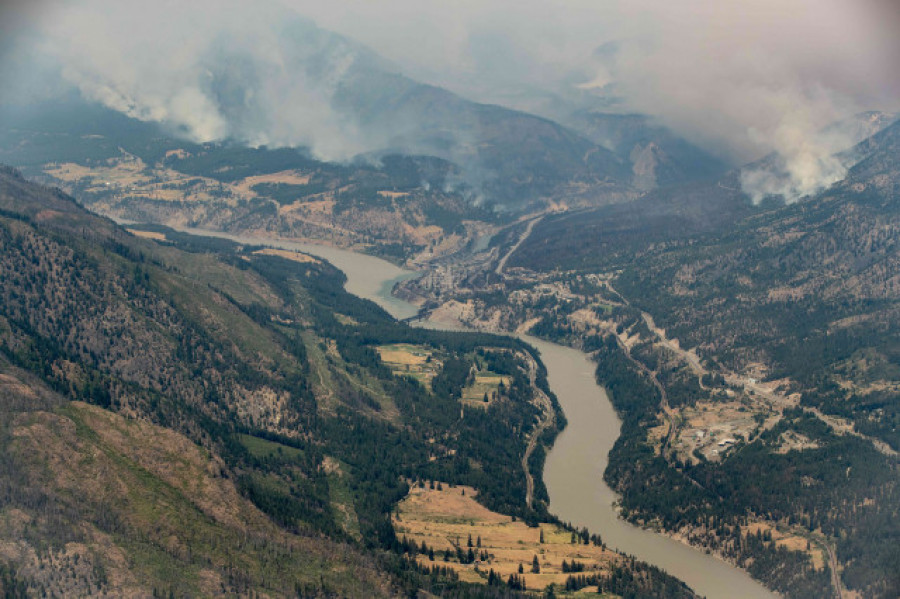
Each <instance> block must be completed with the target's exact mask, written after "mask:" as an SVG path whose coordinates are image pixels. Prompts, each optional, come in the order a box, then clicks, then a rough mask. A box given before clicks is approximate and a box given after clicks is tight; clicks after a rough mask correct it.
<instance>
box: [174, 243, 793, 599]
mask: <svg viewBox="0 0 900 599" xmlns="http://www.w3.org/2000/svg"><path fill="white" fill-rule="evenodd" d="M183 231H184V232H186V233H192V234H197V235H207V236H216V237H225V238H227V239H231V240H233V241H237V242H239V243H246V244H259V245H268V246H273V247H280V248H284V249H293V250H299V251H302V252H306V253H309V254H312V255H314V256H318V257H320V258H323V259H325V260H327V261H328V262H330V263H331V264H333V265H334V266H335V267H336V268H339V269H340V270H341V271H343V272H344V274H345V275H346V277H347V284H346V289H347V291H349V292H350V293H353V294H354V295H357V296H359V297H362V298H365V299H369V300H372V301H373V302H375V303H376V304H378V305H379V306H381V307H382V308H384V309H385V310H386V311H387V312H388V313H390V314H391V315H392V316H394V317H395V318H398V319H402V318H409V317H412V316H415V314H416V313H417V312H418V309H417V307H416V306H414V305H413V304H410V303H408V302H405V301H403V300H401V299H399V298H396V297H394V296H393V295H392V294H391V290H392V289H393V287H394V285H395V284H396V283H397V282H398V281H401V280H403V279H408V278H412V277H414V276H416V274H415V273H413V272H411V271H408V270H404V269H401V268H400V267H398V266H396V265H394V264H391V263H389V262H387V261H385V260H381V259H379V258H375V257H373V256H367V255H364V254H358V253H354V252H350V251H347V250H341V249H337V248H333V247H329V246H324V245H316V244H309V243H297V242H292V241H276V240H269V239H262V238H252V237H243V236H237V235H227V234H223V233H218V232H216V233H212V232H208V231H203V230H198V229H183ZM422 324H423V326H429V327H431V326H433V327H434V328H446V326H444V325H441V324H440V323H430V322H427V321H426V322H424V323H422ZM523 339H524V340H525V341H526V342H528V343H529V344H531V345H532V346H534V347H535V348H536V349H537V350H538V351H539V352H540V354H541V360H542V361H543V362H544V364H545V366H546V367H547V378H548V382H549V384H550V387H551V389H552V390H553V392H554V393H555V394H556V397H557V399H558V400H559V403H560V405H561V406H562V409H563V412H564V413H565V415H566V419H567V420H568V426H567V427H566V428H565V430H563V432H562V433H561V434H560V435H559V437H558V438H557V440H556V443H555V444H554V446H553V448H552V449H551V451H550V452H549V454H548V455H547V461H546V464H545V466H544V483H545V484H546V485H547V490H548V492H549V495H550V511H551V512H552V513H554V514H556V515H557V516H558V517H559V518H560V519H562V520H563V521H566V522H570V523H572V524H573V525H575V526H577V527H579V528H581V527H587V528H588V529H589V530H590V531H591V532H593V533H597V534H599V535H601V536H602V538H603V540H604V542H605V543H606V544H607V545H608V546H609V547H610V548H613V549H617V550H618V551H622V552H624V553H628V554H631V555H633V556H635V557H637V558H638V559H641V560H643V561H646V562H649V563H651V564H654V565H655V566H657V567H659V568H661V569H663V570H665V571H667V572H669V573H670V574H672V575H674V576H676V577H678V578H679V579H681V580H683V581H684V582H686V583H687V584H688V585H689V586H690V587H691V588H692V589H694V591H696V592H697V593H699V594H700V595H703V596H706V597H707V599H774V598H775V597H777V595H775V594H774V593H772V592H771V591H769V590H767V589H766V588H765V587H763V586H762V585H761V584H760V583H758V582H756V581H755V580H753V579H752V578H751V577H750V576H749V575H748V574H747V573H746V572H744V571H743V570H741V569H739V568H735V567H733V566H731V565H729V564H727V563H725V562H724V561H722V560H720V559H717V558H715V557H713V556H711V555H708V554H706V553H704V552H702V551H700V550H697V549H694V548H692V547H690V546H688V545H685V544H683V543H680V542H678V541H675V540H673V539H671V538H669V537H666V536H663V535H660V534H657V533H654V532H651V531H649V530H644V529H641V528H639V527H636V526H632V525H631V524H629V523H627V522H625V521H624V520H622V519H620V518H619V517H618V514H617V512H616V510H615V508H614V505H613V504H614V502H615V500H616V499H617V496H616V494H615V493H614V492H613V490H612V489H610V488H609V487H608V486H607V485H606V483H605V482H604V481H603V471H604V470H605V469H606V464H607V456H608V454H609V451H610V450H611V449H612V446H613V444H614V443H615V441H616V439H617V438H618V437H619V432H620V424H621V423H620V421H619V418H618V416H617V415H616V413H615V410H614V409H613V407H612V404H611V403H610V401H609V398H608V397H607V395H606V392H605V391H604V389H603V387H601V386H599V385H598V384H597V383H596V380H595V379H594V370H595V366H594V365H593V364H592V363H591V361H590V360H589V359H588V357H587V356H586V355H585V354H584V353H582V352H580V351H578V350H575V349H572V348H568V347H563V346H561V345H557V344H555V343H550V342H547V341H543V340H540V339H535V338H533V337H528V336H525V337H523Z"/></svg>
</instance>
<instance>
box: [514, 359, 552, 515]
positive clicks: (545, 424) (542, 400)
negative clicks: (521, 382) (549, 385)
mask: <svg viewBox="0 0 900 599" xmlns="http://www.w3.org/2000/svg"><path fill="white" fill-rule="evenodd" d="M525 355H526V356H527V360H528V378H529V381H530V384H531V388H532V389H533V390H534V394H535V399H536V400H537V402H538V404H540V406H541V409H542V410H543V412H544V417H543V418H541V421H540V422H539V423H538V425H537V426H536V427H535V429H534V430H533V431H531V435H530V436H529V437H528V444H527V445H526V447H525V453H524V455H523V456H522V469H523V470H524V471H525V489H526V490H525V503H526V504H527V505H528V507H529V508H530V507H531V504H532V503H533V501H534V477H533V476H532V475H531V469H529V468H528V461H529V460H530V459H531V454H532V453H534V450H535V448H536V447H537V444H538V442H539V441H540V439H541V436H542V435H543V434H544V431H546V430H547V429H548V428H549V427H550V426H552V425H553V423H554V422H556V414H555V413H554V411H553V403H552V402H551V401H550V398H549V397H547V394H546V393H544V391H543V390H542V389H541V388H540V387H538V385H537V362H535V360H534V357H533V356H532V355H531V354H530V353H527V352H526V354H525Z"/></svg>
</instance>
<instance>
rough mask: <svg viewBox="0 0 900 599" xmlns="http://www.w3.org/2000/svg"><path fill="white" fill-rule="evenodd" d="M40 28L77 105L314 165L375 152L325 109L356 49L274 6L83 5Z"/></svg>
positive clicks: (219, 1)
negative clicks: (280, 149) (77, 95)
mask: <svg viewBox="0 0 900 599" xmlns="http://www.w3.org/2000/svg"><path fill="white" fill-rule="evenodd" d="M41 26H42V33H43V36H44V37H43V40H44V42H43V45H42V47H41V50H42V52H43V53H44V55H46V56H49V57H51V58H52V59H54V60H56V61H57V62H58V63H59V64H60V65H61V70H60V73H61V75H62V77H63V78H64V79H65V80H66V81H68V82H69V83H71V84H72V85H74V86H76V87H77V88H78V90H79V91H80V92H81V94H82V95H83V96H84V97H85V98H87V99H89V100H93V101H96V102H100V103H102V104H104V105H105V106H107V107H109V108H112V109H115V110H118V111H120V112H123V113H124V114H127V115H128V116H131V117H134V118H137V119H140V120H144V121H155V122H159V123H163V124H164V125H166V126H168V127H170V128H171V129H173V130H175V131H177V132H178V133H180V134H181V135H184V136H186V137H188V138H189V139H191V140H192V141H197V142H206V141H218V140H223V139H226V138H231V139H235V140H238V141H241V142H245V143H247V144H250V145H254V146H258V145H272V146H308V147H310V148H311V149H312V150H313V152H314V153H315V155H316V156H317V157H319V158H321V159H323V160H346V159H348V158H350V157H352V156H354V155H356V154H358V153H360V152H363V151H369V150H375V149H378V148H379V147H380V146H381V145H382V144H383V143H385V140H383V139H367V138H366V136H364V135H363V134H362V133H361V132H360V130H359V129H358V127H357V126H356V124H355V122H354V119H353V115H350V114H345V113H341V112H340V111H339V110H337V109H336V108H335V94H336V92H337V90H338V88H339V86H340V84H341V82H342V79H343V78H344V77H345V76H346V74H347V71H348V70H349V69H350V68H351V67H352V66H353V65H354V64H355V62H356V61H357V60H358V59H359V56H360V52H359V49H358V48H357V47H356V46H355V45H354V44H353V43H352V42H349V41H346V40H343V39H342V38H340V37H339V36H335V35H330V34H329V33H327V32H323V31H321V30H320V29H318V28H317V27H316V26H315V25H314V24H313V23H311V22H309V21H307V20H304V19H302V18H300V17H299V16H298V15H296V14H295V13H292V12H291V11H287V10H285V9H283V8H281V7H278V6H276V5H273V4H266V3H261V4H259V5H254V7H253V9H252V10H250V9H248V6H247V5H246V4H244V3H241V2H237V1H236V0H215V1H214V0H199V1H193V2H190V3H183V2H174V1H172V0H165V1H163V2H156V3H146V4H132V3H119V2H110V1H108V0H89V1H84V2H77V3H70V4H65V5H61V6H58V7H57V8H56V9H55V10H53V11H48V15H47V17H46V18H44V19H43V20H42V23H41Z"/></svg>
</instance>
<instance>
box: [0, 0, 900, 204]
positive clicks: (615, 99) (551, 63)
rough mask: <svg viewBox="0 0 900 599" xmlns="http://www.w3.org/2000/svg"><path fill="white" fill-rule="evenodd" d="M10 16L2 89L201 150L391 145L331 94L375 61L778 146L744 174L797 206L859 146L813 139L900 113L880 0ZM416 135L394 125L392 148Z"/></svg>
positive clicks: (282, 1)
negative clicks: (70, 89)
mask: <svg viewBox="0 0 900 599" xmlns="http://www.w3.org/2000/svg"><path fill="white" fill-rule="evenodd" d="M14 6H16V7H17V10H16V11H15V13H16V14H19V13H22V14H25V16H26V20H27V21H28V27H22V29H27V30H28V34H27V35H21V36H16V37H17V42H19V43H18V47H17V49H16V50H10V49H9V48H8V47H7V46H9V45H10V44H9V43H4V44H3V45H2V46H0V49H2V51H3V53H4V57H3V63H5V64H0V73H2V74H4V77H5V78H7V79H8V80H10V78H14V76H13V75H11V74H10V73H13V72H15V73H16V75H15V77H18V78H19V79H16V80H15V82H14V83H9V81H8V82H7V85H6V86H5V92H4V93H5V95H6V96H8V95H9V93H10V90H23V91H22V93H23V94H24V90H25V89H26V88H29V89H46V88H48V87H52V86H46V85H45V86H40V85H30V86H27V85H24V84H20V81H25V80H26V79H29V78H30V80H31V81H32V82H33V81H34V80H35V79H36V77H35V76H34V73H36V72H40V73H47V72H53V73H54V74H56V75H58V76H60V77H61V78H62V80H64V81H66V82H68V83H69V84H71V85H73V86H75V87H77V89H78V90H80V92H81V93H82V95H84V96H85V97H87V98H89V99H92V100H95V101H98V102H102V103H103V104H105V105H107V106H109V107H112V108H115V109H116V110H120V111H122V112H124V113H126V114H129V115H131V116H134V117H136V118H140V119H143V120H152V121H158V122H161V123H163V124H165V125H166V126H168V127H170V128H171V129H173V130H175V131H177V132H180V133H181V134H182V135H185V136H187V137H189V138H191V139H193V140H196V141H210V140H219V139H226V138H231V139H235V140H239V141H242V142H245V143H248V144H253V145H259V144H268V145H273V146H274V145H305V146H309V147H311V148H312V150H313V152H314V153H315V154H316V155H317V156H319V157H320V158H323V159H329V160H342V159H346V158H349V157H351V156H354V155H357V154H359V153H364V152H370V151H374V150H378V149H382V148H384V147H386V146H390V145H391V144H392V143H394V142H395V141H396V139H397V136H395V135H394V132H392V131H389V130H385V129H387V127H384V126H378V123H377V118H373V115H372V114H369V115H368V117H367V116H366V115H360V114H359V111H358V110H355V108H358V102H357V104H356V105H355V104H354V101H355V100H354V98H352V97H351V98H349V99H348V97H347V96H346V94H345V95H343V96H342V93H343V90H346V89H347V87H348V82H353V81H356V80H358V79H360V78H364V75H365V73H366V72H368V71H371V70H373V69H380V70H381V71H383V72H385V73H393V72H402V73H404V74H406V75H409V76H411V77H414V78H417V79H419V80H422V81H424V82H427V83H431V84H436V85H441V86H445V87H447V88H449V89H451V90H452V91H455V92H458V93H460V94H462V95H464V96H468V97H470V98H472V99H475V100H477V101H483V102H496V103H502V104H505V105H508V106H511V107H514V108H520V109H525V110H530V111H535V112H537V113H539V114H542V115H545V116H550V117H553V118H557V119H561V120H563V121H565V120H566V118H567V116H568V115H571V114H572V113H574V112H578V111H585V110H604V111H618V112H640V113H644V114H648V115H651V116H653V117H655V118H656V119H657V120H658V121H659V122H660V123H662V124H664V125H666V126H668V127H669V128H671V129H673V130H674V131H676V132H677V133H680V134H681V135H683V136H685V137H686V138H688V139H689V140H690V141H693V142H694V143H697V144H698V145H700V146H701V147H703V148H705V149H707V150H709V151H712V152H714V153H715V154H717V155H718V156H720V157H722V158H724V159H725V160H727V161H730V162H731V163H733V164H743V163H746V162H749V161H754V160H759V159H760V158H761V157H763V156H766V155H769V154H772V155H773V158H771V159H767V160H766V161H763V163H760V164H756V165H754V166H752V167H749V168H747V169H745V170H744V174H743V185H744V187H745V190H746V191H747V192H748V193H749V194H750V195H751V196H752V197H754V198H755V199H761V198H762V197H765V196H767V195H783V196H785V197H786V198H788V199H789V200H792V199H796V198H798V197H801V196H803V195H807V194H810V193H814V192H815V191H817V190H818V189H821V188H822V187H824V186H827V185H829V184H831V183H832V182H834V181H835V180H837V179H839V178H840V177H842V176H843V173H844V172H845V171H844V169H845V168H846V165H845V164H844V163H843V162H842V161H841V160H840V159H838V158H836V157H835V153H836V152H838V151H840V150H843V149H845V148H847V147H849V146H850V145H852V142H853V141H855V140H854V139H853V136H852V135H846V136H842V135H839V134H835V133H834V132H832V133H830V134H828V135H823V134H822V131H823V130H824V129H825V128H826V127H827V126H828V125H829V124H831V123H833V122H835V121H840V120H842V119H847V118H848V117H850V116H851V115H853V114H855V113H857V112H860V111H862V110H869V109H880V110H887V111H897V110H898V108H900V70H898V69H897V68H896V65H897V64H900V36H897V35H896V32H897V31H900V19H898V14H897V12H896V9H895V6H894V2H893V0H854V1H851V0H736V1H734V2H721V1H719V0H684V1H683V2H668V3H666V2H658V1H657V0H627V1H626V0H610V1H606V2H597V1H596V0H567V1H566V2H564V3H548V2H536V1H533V0H515V1H513V0H488V1H484V0H477V1H476V0H458V1H457V2H452V3H448V2H443V1H438V0H391V1H390V2H377V3H376V2H370V1H368V0H341V1H334V2H327V3H326V2H321V1H319V0H316V1H313V0H273V2H271V3H265V2H262V3H260V2H254V3H252V4H251V3H246V2H238V1H237V0H221V1H214V0H197V1H192V2H189V3H185V2H176V1H173V0H163V1H161V2H153V3H132V2H115V1H112V0H72V1H66V0H45V1H44V2H36V3H35V2H32V3H29V4H26V3H20V4H19V5H14ZM25 6H32V7H33V6H40V10H36V9H33V8H31V9H27V10H26V9H24V8H23V7H25ZM26 13H27V14H26ZM9 14H13V12H11V11H10V10H9V9H5V12H4V13H3V16H4V17H7V16H8V15H9ZM308 19H309V20H308ZM6 21H7V22H11V20H10V19H6ZM17 22H18V21H17ZM16 27H18V25H16ZM320 27H321V28H322V29H320ZM326 30H333V31H335V32H337V33H339V34H341V35H342V36H345V37H341V35H332V34H331V33H329V32H328V31H326ZM10 39H11V38H10ZM351 40H356V41H351ZM357 42H361V44H360V43H357ZM362 44H365V46H364V45H362ZM366 46H368V47H369V48H372V49H373V50H374V52H370V51H369V49H368V48H367V47H366ZM378 55H380V56H383V57H384V58H385V59H386V60H385V59H381V58H378ZM26 64H28V65H29V66H28V67H25V66H22V65H26ZM31 64H37V65H40V68H34V67H32V66H30V65H31ZM392 84H393V83H389V82H385V83H384V85H392ZM378 94H379V90H378V89H375V88H373V87H370V88H369V89H368V90H367V95H368V96H378ZM19 99H20V100H21V101H28V100H27V99H23V98H19ZM2 100H3V101H8V98H7V97H4V98H2ZM374 116H375V117H377V114H375V115H374ZM367 118H368V120H367ZM416 126H417V123H399V124H397V123H391V128H397V127H399V128H400V129H403V131H401V137H402V135H405V134H406V133H408V131H410V130H413V129H415V127H416Z"/></svg>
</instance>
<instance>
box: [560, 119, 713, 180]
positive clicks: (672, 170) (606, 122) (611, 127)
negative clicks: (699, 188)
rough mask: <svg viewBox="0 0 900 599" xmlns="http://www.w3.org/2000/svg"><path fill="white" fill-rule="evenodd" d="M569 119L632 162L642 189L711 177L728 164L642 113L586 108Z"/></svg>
mask: <svg viewBox="0 0 900 599" xmlns="http://www.w3.org/2000/svg"><path fill="white" fill-rule="evenodd" d="M566 122H567V123H570V126H571V127H572V128H573V129H575V130H577V131H578V132H579V133H581V135H583V136H585V137H586V138H587V139H589V140H591V141H592V142H594V143H596V144H598V145H600V146H602V147H604V148H607V149H609V150H612V151H613V152H614V153H615V154H616V156H619V158H621V159H622V160H623V161H625V162H626V164H628V165H630V168H631V173H632V181H631V182H632V185H634V186H635V187H637V188H638V189H643V190H649V189H654V188H656V187H666V186H669V185H677V184H681V183H687V182H690V181H695V180H700V179H709V178H712V177H715V176H717V175H721V174H722V173H724V172H725V171H726V170H727V168H728V165H727V164H726V163H725V162H723V161H722V160H720V159H718V158H716V157H714V156H712V155H710V154H709V153H707V152H705V151H703V150H701V149H700V148H698V147H696V146H694V145H693V144H691V143H690V142H688V141H686V140H684V139H682V138H680V137H678V136H677V135H675V134H674V133H672V132H671V131H669V130H668V129H666V128H665V127H662V126H660V125H656V124H654V123H653V122H652V120H651V119H650V118H649V117H647V116H645V115H642V114H612V113H603V112H596V111H594V112H584V113H579V114H575V115H574V116H572V117H571V118H570V119H569V120H568V121H566Z"/></svg>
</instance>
